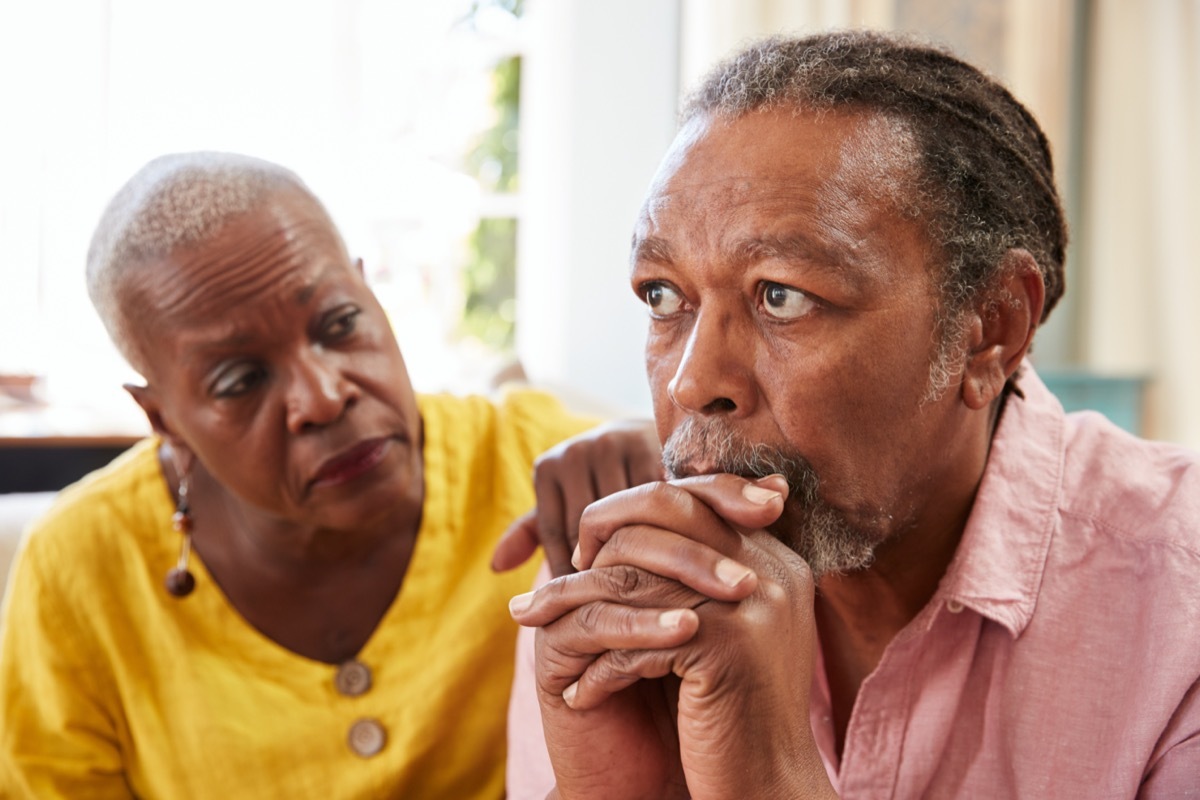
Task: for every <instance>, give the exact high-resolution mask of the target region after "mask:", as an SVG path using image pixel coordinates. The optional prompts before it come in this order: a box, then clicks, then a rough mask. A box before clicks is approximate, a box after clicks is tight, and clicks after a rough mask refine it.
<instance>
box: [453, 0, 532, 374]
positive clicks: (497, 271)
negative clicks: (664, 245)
mask: <svg viewBox="0 0 1200 800" xmlns="http://www.w3.org/2000/svg"><path fill="white" fill-rule="evenodd" d="M489 6H490V7H498V8H501V9H503V10H505V11H508V12H509V13H511V14H513V15H514V16H518V17H519V16H521V14H522V12H523V11H524V0H475V2H473V3H472V5H471V10H470V12H469V15H468V16H469V17H474V16H475V14H477V13H478V12H479V11H480V10H481V9H482V8H485V7H489ZM520 103H521V58H520V56H509V57H507V58H503V59H501V60H500V61H499V62H497V63H496V65H495V67H494V68H493V70H492V107H493V109H494V111H495V122H494V124H493V125H492V126H491V127H490V128H488V129H487V130H485V131H483V132H482V133H481V134H480V136H479V139H478V140H477V142H476V143H475V146H474V147H473V148H472V149H471V150H470V152H468V153H467V154H466V156H465V158H464V162H465V164H464V166H465V168H466V170H467V171H468V173H469V174H471V175H473V176H474V177H475V178H476V180H478V181H479V185H480V186H481V187H482V188H483V190H484V191H485V192H490V193H496V194H509V193H513V192H516V191H517V189H518V185H519V184H518V176H519V171H518V166H519V158H518V155H519V154H518V151H517V139H518V135H517V131H518V125H519V122H520V120H519V109H520ZM467 251H468V255H467V259H466V263H465V264H464V266H463V280H464V283H465V290H466V292H465V293H466V303H465V308H464V310H463V319H462V323H461V326H460V330H461V332H462V333H463V334H464V335H466V336H472V337H474V338H476V339H479V340H480V341H482V342H483V343H485V344H487V345H489V346H490V347H492V348H494V349H496V350H497V351H499V352H501V353H506V354H508V353H511V352H512V348H513V339H514V333H515V316H516V315H515V309H516V300H515V296H516V282H517V221H516V220H515V219H512V218H500V217H496V218H485V219H482V220H480V222H479V227H477V228H476V229H475V231H474V233H472V234H471V236H470V238H469V239H468V241H467Z"/></svg>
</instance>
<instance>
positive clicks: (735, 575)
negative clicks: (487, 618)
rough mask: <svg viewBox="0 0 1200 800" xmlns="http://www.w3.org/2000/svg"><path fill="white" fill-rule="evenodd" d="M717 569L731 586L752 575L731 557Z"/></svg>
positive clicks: (722, 580) (724, 559) (719, 576)
mask: <svg viewBox="0 0 1200 800" xmlns="http://www.w3.org/2000/svg"><path fill="white" fill-rule="evenodd" d="M716 571H717V577H718V578H719V579H720V580H721V583H723V584H725V585H726V586H729V587H731V588H732V587H734V586H737V585H738V584H739V583H741V582H742V581H744V580H746V578H748V577H750V570H748V569H746V568H745V567H743V566H742V565H741V564H739V563H737V562H736V561H734V560H733V559H729V558H722V559H721V560H720V561H718V562H717V570H716ZM514 599H515V598H514Z"/></svg>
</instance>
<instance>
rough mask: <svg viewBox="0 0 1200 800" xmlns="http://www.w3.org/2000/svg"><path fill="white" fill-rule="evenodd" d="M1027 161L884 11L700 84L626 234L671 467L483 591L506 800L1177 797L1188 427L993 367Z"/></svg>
mask: <svg viewBox="0 0 1200 800" xmlns="http://www.w3.org/2000/svg"><path fill="white" fill-rule="evenodd" d="M1052 174H1053V173H1052V166H1051V159H1050V152H1049V149H1048V147H1047V143H1046V139H1045V136H1044V135H1043V134H1042V132H1041V130H1040V129H1039V128H1038V126H1037V124H1036V122H1035V121H1034V120H1033V118H1032V117H1031V116H1030V114H1029V113H1028V112H1027V111H1026V110H1025V109H1024V108H1023V107H1022V106H1021V105H1020V104H1019V103H1018V102H1017V101H1016V100H1014V99H1013V97H1012V96H1011V95H1010V94H1009V93H1008V92H1007V91H1006V90H1005V89H1004V88H1003V87H1001V86H1000V85H999V84H997V83H996V82H994V81H992V80H991V79H989V78H987V77H986V76H984V75H982V74H981V73H980V72H979V71H977V70H976V69H974V68H972V67H970V66H968V65H966V64H964V63H962V62H961V61H959V60H957V59H955V58H953V57H951V56H950V55H948V54H946V53H943V52H941V51H938V50H933V49H930V48H927V47H924V46H921V45H918V44H914V43H911V42H908V41H904V40H900V39H895V38H891V37H887V36H883V35H879V34H868V33H853V34H850V33H836V34H826V35H820V36H815V37H810V38H806V39H798V40H782V39H777V40H770V41H767V42H764V43H760V44H758V45H755V46H752V47H751V48H749V49H748V50H746V51H745V52H743V53H741V54H740V55H738V56H736V57H735V58H733V59H732V60H731V61H729V62H727V63H725V64H723V65H722V66H720V67H718V68H717V70H716V71H715V72H714V73H713V74H712V75H710V76H709V77H708V78H707V80H706V81H705V82H704V84H703V85H702V86H701V88H700V89H699V91H698V92H697V94H696V95H694V97H693V98H692V100H691V102H690V104H689V105H688V106H687V108H686V110H685V113H684V116H683V125H682V128H681V131H680V133H679V135H678V137H677V139H676V141H675V143H674V145H673V147H672V149H671V150H670V152H669V153H668V154H667V156H666V159H665V160H664V162H663V165H662V167H661V168H660V171H659V173H658V175H657V176H656V177H655V179H654V181H653V183H652V185H651V188H650V192H649V197H648V199H647V200H646V203H645V205H644V207H643V210H642V213H641V215H640V217H639V219H638V222H637V226H636V232H635V235H634V245H633V258H632V285H633V289H634V291H635V292H636V293H637V295H638V296H639V297H640V298H641V299H642V300H643V301H644V302H645V303H646V305H647V307H648V309H649V313H650V316H651V325H650V333H649V339H648V343H647V348H646V354H647V355H646V359H647V370H648V373H649V377H650V382H651V387H652V390H653V393H654V398H655V415H656V419H657V425H658V431H659V435H660V437H661V438H662V440H663V441H664V443H665V447H664V462H665V464H666V466H667V467H668V469H669V471H670V472H671V473H672V474H673V476H674V477H675V480H673V481H671V482H669V483H658V484H649V485H646V486H644V487H641V488H638V489H632V490H629V491H627V492H623V493H621V494H617V495H614V496H612V497H610V498H608V499H606V500H603V501H600V502H599V503H596V504H595V505H593V506H592V507H591V508H590V509H589V511H588V512H587V513H586V514H585V516H584V520H583V523H582V525H581V538H580V547H579V549H578V550H577V551H576V557H575V564H576V566H577V567H579V568H581V570H582V571H581V572H579V573H577V574H574V575H570V576H566V577H563V578H559V579H556V580H555V581H552V582H551V583H549V584H548V585H546V586H545V587H543V588H541V589H539V590H538V591H537V592H536V593H531V594H528V595H522V596H519V597H517V598H514V600H513V602H512V606H511V608H512V611H513V614H514V616H515V617H516V619H517V620H518V621H519V622H521V623H522V624H523V625H526V626H530V627H536V628H538V632H537V645H536V662H535V671H534V676H533V677H534V679H535V680H533V681H531V685H533V686H534V687H535V689H536V699H537V702H539V703H540V706H541V717H542V720H543V722H544V726H545V747H546V748H548V750H549V757H550V761H551V762H552V764H553V773H554V774H553V778H550V777H549V776H546V777H545V780H544V782H539V780H540V779H539V774H538V770H537V769H536V768H534V767H532V766H529V764H530V761H531V759H530V758H529V754H530V753H531V752H533V751H535V750H536V748H537V747H539V746H541V745H540V739H539V738H538V732H537V731H530V730H529V729H528V728H527V727H526V726H524V725H522V724H520V723H519V720H520V719H521V715H520V714H519V712H514V713H513V716H512V718H513V719H514V720H518V724H515V725H512V724H510V729H511V733H512V741H511V751H512V753H514V756H515V760H514V759H513V758H510V776H509V783H510V795H511V796H516V797H522V796H527V795H529V794H531V793H538V792H541V793H543V794H544V792H545V790H547V789H549V788H550V787H551V786H552V785H553V784H554V782H555V781H556V782H557V788H556V789H555V790H554V791H555V792H556V796H562V797H571V798H577V797H584V798H592V797H595V798H606V800H611V798H622V797H655V798H666V797H685V796H691V797H693V798H747V797H753V798H768V797H769V798H775V797H778V798H785V797H786V798H793V797H796V798H798V797H834V796H841V797H864V798H866V797H871V798H874V797H939V798H942V797H963V798H977V797H989V798H995V797H1029V798H1032V797H1037V798H1045V797H1054V798H1064V797H1080V798H1096V797H1132V796H1138V797H1181V796H1186V795H1187V793H1188V792H1196V791H1200V790H1198V789H1197V787H1200V683H1198V676H1200V634H1198V632H1197V624H1196V620H1197V618H1198V617H1197V615H1198V614H1200V581H1197V580H1196V577H1195V576H1196V575H1197V574H1200V535H1198V534H1197V525H1198V521H1200V471H1198V470H1197V457H1196V455H1195V454H1193V453H1189V452H1185V451H1183V450H1181V449H1177V448H1173V447H1168V446H1165V445H1155V444H1150V443H1146V442H1143V441H1139V440H1137V439H1135V438H1133V437H1131V436H1128V435H1126V434H1124V433H1123V432H1121V431H1119V430H1117V429H1116V428H1114V427H1113V426H1112V425H1111V424H1109V423H1108V422H1107V421H1105V420H1104V419H1103V418H1101V417H1100V416H1098V415H1095V414H1084V415H1070V416H1066V415H1064V413H1063V410H1062V408H1061V406H1060V405H1059V404H1058V403H1057V401H1056V400H1055V399H1054V397H1053V396H1052V395H1051V394H1050V393H1049V392H1048V391H1047V389H1046V388H1045V386H1044V385H1043V384H1042V383H1041V382H1040V381H1039V380H1038V378H1037V376H1036V374H1035V373H1034V372H1033V370H1032V368H1031V367H1030V366H1029V365H1028V363H1027V362H1026V360H1025V359H1026V355H1027V354H1028V352H1029V349H1030V346H1031V343H1032V341H1033V336H1034V333H1035V331H1036V329H1037V327H1038V325H1039V324H1040V323H1041V322H1042V321H1044V319H1045V318H1046V315H1047V314H1048V313H1049V312H1050V310H1051V309H1052V308H1053V307H1054V305H1055V303H1056V302H1057V301H1058V299H1059V297H1060V296H1061V294H1062V291H1063V279H1062V275H1063V257H1064V249H1065V244H1066V230H1065V225H1064V221H1063V214H1062V209H1061V207H1060V204H1059V200H1058V196H1057V193H1056V190H1055V187H1054V182H1053V177H1052ZM531 699H532V692H529V691H526V693H525V696H524V700H522V697H521V696H518V697H517V699H516V700H515V701H514V702H517V703H520V702H522V701H524V702H526V703H529V702H531ZM531 740H533V741H531ZM514 764H518V765H524V766H521V767H519V768H517V769H514V768H512V765H514Z"/></svg>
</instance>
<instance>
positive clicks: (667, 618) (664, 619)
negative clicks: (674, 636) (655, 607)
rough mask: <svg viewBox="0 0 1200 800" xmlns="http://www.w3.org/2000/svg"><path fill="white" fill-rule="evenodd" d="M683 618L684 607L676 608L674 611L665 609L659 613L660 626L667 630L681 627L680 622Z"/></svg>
mask: <svg viewBox="0 0 1200 800" xmlns="http://www.w3.org/2000/svg"><path fill="white" fill-rule="evenodd" d="M682 620H683V609H682V608H676V609H674V610H673V611H664V612H663V613H661V614H659V615H658V624H659V626H660V627H663V628H666V629H667V630H675V629H676V628H678V627H679V623H680V622H681V621H682Z"/></svg>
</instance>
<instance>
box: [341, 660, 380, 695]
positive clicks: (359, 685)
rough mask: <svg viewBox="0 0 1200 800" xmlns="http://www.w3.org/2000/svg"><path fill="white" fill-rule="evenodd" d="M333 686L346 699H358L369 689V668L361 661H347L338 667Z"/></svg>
mask: <svg viewBox="0 0 1200 800" xmlns="http://www.w3.org/2000/svg"><path fill="white" fill-rule="evenodd" d="M333 685H334V686H336V687H337V690H338V691H339V692H341V693H342V694H344V695H346V696H347V697H358V696H359V695H360V694H362V693H364V692H366V691H367V690H368V689H370V688H371V668H370V667H368V666H367V665H366V664H364V663H362V662H361V661H347V662H345V663H343V664H342V665H341V666H339V667H338V670H337V673H335V674H334V676H333Z"/></svg>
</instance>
